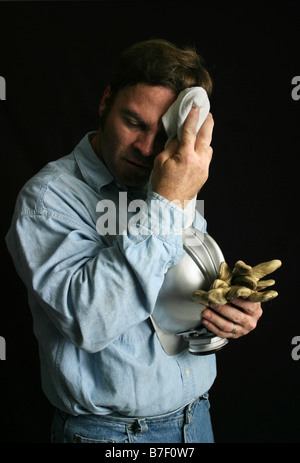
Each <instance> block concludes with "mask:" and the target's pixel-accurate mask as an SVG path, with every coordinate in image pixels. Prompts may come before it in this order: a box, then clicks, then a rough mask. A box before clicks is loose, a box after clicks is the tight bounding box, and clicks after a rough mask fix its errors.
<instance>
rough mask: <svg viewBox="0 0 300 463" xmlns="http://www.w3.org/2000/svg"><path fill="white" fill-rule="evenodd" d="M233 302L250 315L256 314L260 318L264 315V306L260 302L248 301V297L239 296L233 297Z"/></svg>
mask: <svg viewBox="0 0 300 463" xmlns="http://www.w3.org/2000/svg"><path fill="white" fill-rule="evenodd" d="M231 304H234V305H235V306H237V307H239V308H240V309H242V310H243V311H244V312H245V313H247V314H249V315H255V316H256V317H258V318H260V317H261V315H262V308H261V305H260V303H259V302H252V301H248V300H247V299H243V298H241V297H238V298H236V299H232V300H231Z"/></svg>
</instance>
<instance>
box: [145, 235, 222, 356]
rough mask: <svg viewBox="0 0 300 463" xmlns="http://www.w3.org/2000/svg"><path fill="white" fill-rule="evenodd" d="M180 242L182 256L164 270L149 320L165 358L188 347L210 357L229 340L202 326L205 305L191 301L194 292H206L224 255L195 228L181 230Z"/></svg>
mask: <svg viewBox="0 0 300 463" xmlns="http://www.w3.org/2000/svg"><path fill="white" fill-rule="evenodd" d="M182 241H183V247H184V250H185V255H184V257H183V259H182V260H181V262H180V263H179V264H177V265H174V266H173V267H171V268H170V269H168V270H167V271H166V274H165V279H164V282H163V285H162V287H161V290H160V292H159V294H158V298H157V301H156V305H155V309H154V311H153V313H152V316H151V321H152V324H153V326H154V328H155V331H156V333H157V336H158V338H159V341H160V343H161V345H162V347H163V349H164V350H165V352H166V353H167V354H168V355H175V354H177V353H179V352H181V351H182V350H183V349H184V348H187V347H188V348H189V351H190V352H191V353H192V354H195V355H204V354H211V353H214V352H216V351H217V350H220V349H221V348H222V347H223V346H224V345H226V344H227V342H228V340H227V339H226V338H220V337H218V336H216V335H214V334H213V333H211V332H209V331H208V330H207V329H206V328H205V327H204V326H203V325H202V312H203V310H204V309H205V306H204V305H202V304H198V303H197V302H194V301H193V300H192V298H191V296H192V293H193V292H194V291H196V290H197V289H204V290H205V291H207V290H208V289H209V287H210V285H211V284H212V282H213V281H214V280H215V279H216V278H217V276H218V271H219V267H220V264H221V262H224V256H223V254H222V251H221V249H220V248H219V246H218V245H217V243H216V242H215V241H214V240H213V238H212V237H211V236H210V235H208V234H207V233H205V234H204V233H201V232H200V231H199V230H197V229H196V228H192V227H189V228H187V229H186V230H184V232H183V235H182Z"/></svg>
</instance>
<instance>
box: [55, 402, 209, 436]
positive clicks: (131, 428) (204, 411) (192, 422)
mask: <svg viewBox="0 0 300 463" xmlns="http://www.w3.org/2000/svg"><path fill="white" fill-rule="evenodd" d="M51 440H52V442H53V443H59V442H60V443H61V442H66V443H92V444H93V443H169V442H170V443H175V442H176V443H213V441H214V439H213V431H212V426H211V420H210V413H209V400H208V395H204V396H203V397H200V398H198V399H196V400H193V401H192V402H191V403H190V404H188V405H187V406H185V407H182V408H180V409H179V410H176V411H174V412H171V413H166V414H165V415H159V416H151V417H148V418H147V417H144V418H131V417H124V416H122V415H119V414H118V413H112V414H109V415H101V416H99V415H79V416H73V415H68V414H67V413H64V412H62V411H60V410H56V411H55V415H54V419H53V423H52V436H51Z"/></svg>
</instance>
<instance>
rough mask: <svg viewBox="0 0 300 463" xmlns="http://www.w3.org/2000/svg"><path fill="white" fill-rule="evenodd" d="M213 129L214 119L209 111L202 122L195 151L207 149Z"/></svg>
mask: <svg viewBox="0 0 300 463" xmlns="http://www.w3.org/2000/svg"><path fill="white" fill-rule="evenodd" d="M213 129H214V120H213V117H212V114H211V113H209V114H208V116H207V118H206V119H205V121H204V122H203V124H202V126H201V128H200V130H199V132H198V135H197V138H196V143H195V150H196V151H197V153H199V152H201V151H203V150H204V151H209V150H208V148H209V147H210V144H211V141H212V134H213Z"/></svg>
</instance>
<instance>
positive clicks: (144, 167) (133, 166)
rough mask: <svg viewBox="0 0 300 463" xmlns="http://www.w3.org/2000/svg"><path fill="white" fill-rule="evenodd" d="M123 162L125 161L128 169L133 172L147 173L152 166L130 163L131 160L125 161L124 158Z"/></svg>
mask: <svg viewBox="0 0 300 463" xmlns="http://www.w3.org/2000/svg"><path fill="white" fill-rule="evenodd" d="M125 161H126V163H127V165H128V167H129V168H130V169H133V170H135V171H139V172H148V171H150V170H151V169H152V166H149V165H145V164H142V163H140V162H137V161H131V160H129V159H126V158H125Z"/></svg>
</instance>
